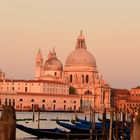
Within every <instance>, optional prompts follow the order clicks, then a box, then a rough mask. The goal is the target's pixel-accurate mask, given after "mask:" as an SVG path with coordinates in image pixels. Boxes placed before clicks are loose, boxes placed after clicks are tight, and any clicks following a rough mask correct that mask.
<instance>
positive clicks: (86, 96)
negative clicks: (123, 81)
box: [0, 32, 110, 111]
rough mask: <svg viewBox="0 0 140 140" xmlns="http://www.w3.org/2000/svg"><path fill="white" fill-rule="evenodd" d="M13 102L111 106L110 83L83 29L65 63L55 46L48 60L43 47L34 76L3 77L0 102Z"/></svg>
mask: <svg viewBox="0 0 140 140" xmlns="http://www.w3.org/2000/svg"><path fill="white" fill-rule="evenodd" d="M11 102H12V103H11ZM9 103H10V104H12V105H14V106H15V108H16V109H19V110H28V109H33V107H34V106H36V107H39V108H40V107H41V108H43V110H73V111H74V110H81V109H82V110H89V108H90V107H92V108H94V109H95V110H97V111H100V110H101V109H102V108H107V109H109V108H110V87H109V85H108V84H107V83H106V82H105V80H103V79H102V78H101V76H99V72H98V69H97V64H96V61H95V58H94V56H93V54H92V53H91V52H89V51H88V49H87V46H86V42H85V37H84V36H83V35H82V32H81V34H80V35H79V36H78V38H77V42H76V47H75V49H74V50H73V51H72V52H71V53H70V54H69V55H68V57H67V59H66V61H65V64H64V66H63V64H62V62H61V61H60V60H59V59H58V58H57V55H56V51H55V48H53V50H52V51H50V52H49V53H48V57H47V60H45V61H44V59H43V55H42V52H41V50H39V51H38V53H37V55H36V59H35V76H34V79H33V80H26V81H25V80H8V79H1V80H0V105H2V104H9Z"/></svg>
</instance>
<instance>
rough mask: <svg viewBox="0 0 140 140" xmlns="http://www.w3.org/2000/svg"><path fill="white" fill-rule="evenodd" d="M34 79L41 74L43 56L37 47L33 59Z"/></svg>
mask: <svg viewBox="0 0 140 140" xmlns="http://www.w3.org/2000/svg"><path fill="white" fill-rule="evenodd" d="M35 63H36V64H35V79H36V80H38V79H40V77H41V76H42V75H43V58H42V53H41V50H40V49H39V51H38V53H37V55H36V59H35Z"/></svg>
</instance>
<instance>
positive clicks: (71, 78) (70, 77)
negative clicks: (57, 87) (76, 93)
mask: <svg viewBox="0 0 140 140" xmlns="http://www.w3.org/2000/svg"><path fill="white" fill-rule="evenodd" d="M70 83H72V75H70Z"/></svg>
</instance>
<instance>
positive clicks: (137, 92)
mask: <svg viewBox="0 0 140 140" xmlns="http://www.w3.org/2000/svg"><path fill="white" fill-rule="evenodd" d="M117 106H118V108H119V109H121V110H127V111H129V112H131V113H132V112H134V113H135V112H137V111H138V109H139V108H140V86H138V87H135V88H132V89H131V91H130V96H129V98H125V99H123V98H120V100H118V103H117Z"/></svg>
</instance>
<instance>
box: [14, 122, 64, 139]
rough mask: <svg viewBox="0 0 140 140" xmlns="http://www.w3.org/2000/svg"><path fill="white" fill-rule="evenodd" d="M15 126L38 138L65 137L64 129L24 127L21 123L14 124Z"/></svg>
mask: <svg viewBox="0 0 140 140" xmlns="http://www.w3.org/2000/svg"><path fill="white" fill-rule="evenodd" d="M16 128H17V129H19V130H21V131H24V132H26V133H28V134H31V135H34V136H37V137H38V138H44V137H45V138H65V137H66V136H65V134H66V131H62V130H61V129H59V128H54V129H35V128H30V127H26V126H24V125H21V124H16Z"/></svg>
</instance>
